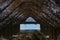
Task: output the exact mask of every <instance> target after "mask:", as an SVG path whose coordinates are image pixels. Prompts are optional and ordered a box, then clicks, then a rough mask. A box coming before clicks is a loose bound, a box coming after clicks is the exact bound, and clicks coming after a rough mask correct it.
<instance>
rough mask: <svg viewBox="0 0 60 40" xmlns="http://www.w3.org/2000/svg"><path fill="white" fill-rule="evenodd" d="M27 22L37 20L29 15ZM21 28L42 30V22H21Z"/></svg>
mask: <svg viewBox="0 0 60 40" xmlns="http://www.w3.org/2000/svg"><path fill="white" fill-rule="evenodd" d="M25 22H36V21H35V20H34V19H33V18H32V17H28V18H27V19H26V20H25ZM20 30H40V24H20Z"/></svg>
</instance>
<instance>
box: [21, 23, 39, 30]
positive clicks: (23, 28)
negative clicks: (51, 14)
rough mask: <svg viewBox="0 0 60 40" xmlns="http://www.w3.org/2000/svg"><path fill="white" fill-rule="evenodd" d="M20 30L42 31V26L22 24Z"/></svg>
mask: <svg viewBox="0 0 60 40" xmlns="http://www.w3.org/2000/svg"><path fill="white" fill-rule="evenodd" d="M20 30H40V24H20Z"/></svg>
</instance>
